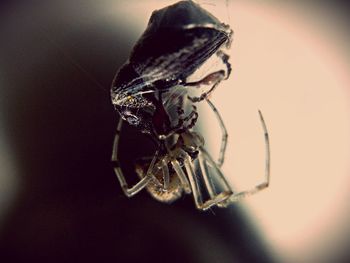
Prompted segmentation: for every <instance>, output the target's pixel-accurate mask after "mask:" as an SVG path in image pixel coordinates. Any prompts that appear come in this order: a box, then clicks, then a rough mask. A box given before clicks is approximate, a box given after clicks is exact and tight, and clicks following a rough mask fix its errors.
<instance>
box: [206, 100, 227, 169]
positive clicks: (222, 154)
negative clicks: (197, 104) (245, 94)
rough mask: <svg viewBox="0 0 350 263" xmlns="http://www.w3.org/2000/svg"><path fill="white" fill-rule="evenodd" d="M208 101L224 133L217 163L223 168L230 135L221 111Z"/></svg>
mask: <svg viewBox="0 0 350 263" xmlns="http://www.w3.org/2000/svg"><path fill="white" fill-rule="evenodd" d="M206 101H207V102H208V104H209V106H210V108H211V109H212V110H213V112H214V114H215V116H216V118H217V120H218V122H219V125H220V128H221V132H222V137H221V146H220V153H219V158H218V160H217V162H216V164H217V166H219V167H221V166H222V164H223V163H224V159H225V152H226V146H227V138H228V133H227V130H226V127H225V124H224V121H223V120H222V118H221V116H220V113H219V111H218V110H217V109H216V107H215V106H214V104H213V103H212V102H211V101H210V100H209V99H208V98H207V99H206Z"/></svg>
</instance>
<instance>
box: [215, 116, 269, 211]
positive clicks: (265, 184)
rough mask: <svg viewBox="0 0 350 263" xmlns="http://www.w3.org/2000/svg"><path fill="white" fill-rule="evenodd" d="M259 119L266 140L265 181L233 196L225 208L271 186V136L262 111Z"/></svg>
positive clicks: (226, 202) (225, 203)
mask: <svg viewBox="0 0 350 263" xmlns="http://www.w3.org/2000/svg"><path fill="white" fill-rule="evenodd" d="M258 112H259V117H260V121H261V125H262V128H263V131H264V139H265V156H266V157H265V176H264V181H263V182H262V183H260V184H258V185H256V186H255V187H253V188H251V189H248V190H245V191H242V192H239V193H236V194H233V195H232V196H231V197H230V198H229V199H227V200H226V201H225V202H223V203H222V205H223V206H227V205H228V204H229V203H231V202H236V201H239V200H241V199H243V198H245V197H247V196H250V195H253V194H256V193H258V192H260V191H261V190H263V189H265V188H267V187H269V185H270V142H269V134H268V132H267V128H266V124H265V121H264V118H263V116H262V113H261V111H260V110H259V111H258Z"/></svg>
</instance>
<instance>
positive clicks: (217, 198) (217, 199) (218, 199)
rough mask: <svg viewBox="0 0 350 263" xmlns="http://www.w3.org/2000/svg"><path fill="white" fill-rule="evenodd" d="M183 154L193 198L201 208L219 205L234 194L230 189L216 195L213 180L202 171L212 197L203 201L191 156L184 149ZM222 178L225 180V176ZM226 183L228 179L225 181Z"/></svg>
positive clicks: (205, 208)
mask: <svg viewBox="0 0 350 263" xmlns="http://www.w3.org/2000/svg"><path fill="white" fill-rule="evenodd" d="M183 155H184V157H185V159H184V165H185V169H186V172H187V176H188V179H189V181H190V184H191V188H192V193H193V198H194V201H195V204H196V206H197V208H198V209H199V210H207V209H209V208H210V207H212V206H214V205H218V204H220V203H222V202H224V201H225V200H226V199H227V198H229V197H230V196H231V195H232V191H230V190H227V191H223V192H221V193H219V194H217V195H215V192H214V187H213V185H212V182H210V181H209V180H210V179H209V177H208V175H207V173H206V172H204V171H202V173H203V177H204V178H205V179H204V181H205V184H206V187H207V190H208V192H209V195H210V199H209V200H207V201H205V202H203V197H202V193H201V191H200V189H199V182H198V178H197V177H196V175H195V172H194V170H193V166H192V164H191V157H190V156H189V155H188V153H186V152H185V151H183ZM213 163H214V162H213ZM214 165H215V163H214ZM219 172H220V171H219ZM220 175H221V173H220ZM221 176H222V175H221ZM222 179H223V180H225V179H224V177H223V176H222ZM225 183H226V181H225ZM227 186H228V184H227ZM228 189H229V186H228Z"/></svg>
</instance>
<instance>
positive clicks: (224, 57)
mask: <svg viewBox="0 0 350 263" xmlns="http://www.w3.org/2000/svg"><path fill="white" fill-rule="evenodd" d="M216 55H217V56H218V57H219V58H221V60H222V62H223V63H224V64H225V66H226V69H227V72H226V78H225V79H228V78H229V77H230V75H231V72H232V67H231V64H230V62H228V60H229V58H230V56H229V55H227V54H226V53H225V52H223V51H221V50H219V51H218V52H216Z"/></svg>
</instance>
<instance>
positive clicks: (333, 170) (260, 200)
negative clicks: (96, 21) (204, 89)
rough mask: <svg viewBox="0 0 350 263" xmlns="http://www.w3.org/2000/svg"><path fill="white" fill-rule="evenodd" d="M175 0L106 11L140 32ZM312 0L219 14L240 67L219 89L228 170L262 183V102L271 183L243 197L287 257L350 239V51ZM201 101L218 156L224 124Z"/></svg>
mask: <svg viewBox="0 0 350 263" xmlns="http://www.w3.org/2000/svg"><path fill="white" fill-rule="evenodd" d="M174 2H176V1H164V2H163V1H162V2H161V3H159V2H155V1H153V2H152V1H150V2H149V1H147V3H146V2H145V3H143V2H142V4H141V3H139V2H133V1H127V2H124V3H125V5H124V4H123V5H122V7H121V4H118V5H116V6H115V8H111V6H108V9H106V13H108V14H110V17H114V18H113V19H114V21H113V24H114V23H115V22H116V21H115V17H116V12H117V13H118V12H119V13H120V22H122V23H126V24H127V25H130V28H131V27H132V26H135V27H134V30H137V32H138V34H141V32H142V31H143V30H144V28H145V25H146V23H147V21H148V18H149V15H150V14H151V12H152V11H153V10H154V9H159V8H162V7H164V6H166V5H168V4H169V3H174ZM198 2H199V3H201V4H202V6H203V7H204V8H206V9H208V10H209V11H211V6H213V5H210V4H205V3H210V2H214V1H198ZM111 5H112V4H111ZM314 5H315V4H312V3H309V5H308V6H307V5H306V4H305V5H303V3H302V1H290V2H287V1H286V2H283V4H282V3H281V2H280V1H266V2H262V1H259V2H258V1H246V0H245V1H229V12H227V9H226V4H225V1H223V2H220V6H221V9H222V12H221V14H222V15H218V14H219V13H220V12H217V13H215V15H218V17H219V18H220V19H224V20H225V21H229V22H230V24H231V26H232V29H233V30H234V41H233V44H232V49H231V50H230V55H231V63H232V68H233V72H232V75H231V78H230V80H229V81H226V82H223V83H222V84H221V85H220V86H219V87H218V88H217V89H216V91H215V92H214V94H213V96H212V101H213V102H214V104H215V105H216V106H217V107H218V109H219V111H220V113H221V115H222V117H223V119H224V121H225V123H226V125H227V129H228V132H229V145H228V149H227V155H226V161H225V165H224V168H223V170H224V174H225V175H226V177H228V178H229V180H230V182H231V183H232V184H233V185H235V186H237V187H238V188H239V189H243V188H248V187H249V186H252V185H255V184H257V183H259V182H261V181H262V180H263V173H264V158H265V156H264V140H263V131H262V128H261V124H260V121H259V118H258V109H260V110H261V111H262V113H263V115H264V117H265V121H266V124H267V126H268V130H269V134H270V140H271V158H272V162H271V186H270V188H269V189H267V190H264V191H263V192H260V193H259V194H257V195H255V196H252V197H250V198H248V199H246V200H245V201H243V202H242V203H241V204H242V207H243V208H245V209H246V211H247V212H248V213H250V215H251V218H252V220H254V223H255V224H257V225H258V226H259V228H260V230H261V236H262V237H264V238H265V239H266V241H267V242H268V244H269V245H270V247H271V248H272V249H273V250H274V251H275V253H276V255H277V257H278V258H280V260H281V262H331V261H332V260H333V261H334V259H336V257H337V256H336V255H339V256H341V254H344V253H346V249H347V248H346V245H342V244H348V243H349V241H350V240H349V239H350V238H349V236H350V228H349V227H348V222H349V220H350V208H349V205H348V200H349V198H350V177H349V171H350V169H349V168H350V167H349V166H350V165H349V158H350V105H349V103H350V100H349V99H350V96H349V87H350V78H349V76H348V75H347V73H348V72H350V59H349V50H347V49H346V48H347V46H346V45H347V43H346V42H345V40H346V39H345V37H344V35H346V33H345V32H342V27H340V25H338V24H337V23H338V22H339V21H338V19H337V15H336V14H334V13H333V14H332V13H331V11H329V10H326V11H325V10H322V8H321V7H319V6H314ZM220 6H219V7H220ZM213 7H215V9H216V11H218V10H219V9H220V8H219V7H218V5H217V6H215V5H214V6H213ZM126 10H128V11H126ZM125 12H130V13H132V14H133V15H132V16H130V18H129V17H125V15H122V14H125ZM136 13H137V14H139V15H135V14H136ZM228 13H229V15H227V14H228ZM227 16H228V17H227ZM122 20H123V21H122ZM135 39H137V35H136V34H135ZM200 108H201V109H200V110H201V113H202V114H201V115H200V120H201V125H202V127H203V132H204V135H205V138H206V143H207V145H208V147H209V149H210V152H213V153H214V154H215V153H218V151H219V143H220V140H221V138H220V129H219V127H218V125H217V124H216V123H217V122H216V120H215V117H214V115H213V114H212V113H211V112H210V111H209V110H208V109H209V107H208V106H205V105H201V106H200ZM238 205H240V204H238ZM233 220H234V219H233Z"/></svg>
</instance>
